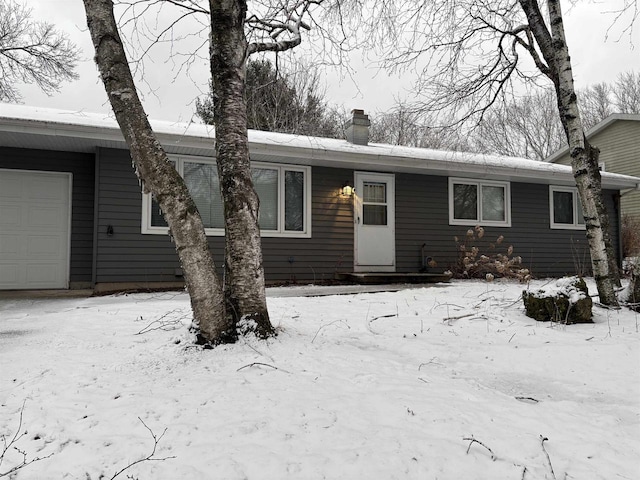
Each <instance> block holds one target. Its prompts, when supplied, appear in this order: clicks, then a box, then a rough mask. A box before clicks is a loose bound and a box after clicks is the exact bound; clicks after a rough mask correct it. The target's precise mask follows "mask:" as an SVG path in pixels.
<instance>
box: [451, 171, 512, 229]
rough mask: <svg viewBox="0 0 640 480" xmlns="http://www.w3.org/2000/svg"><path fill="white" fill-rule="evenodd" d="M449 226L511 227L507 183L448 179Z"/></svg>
mask: <svg viewBox="0 0 640 480" xmlns="http://www.w3.org/2000/svg"><path fill="white" fill-rule="evenodd" d="M449 224H450V225H493V226H498V227H510V226H511V194H510V190H509V183H508V182H489V181H477V180H469V179H466V178H449Z"/></svg>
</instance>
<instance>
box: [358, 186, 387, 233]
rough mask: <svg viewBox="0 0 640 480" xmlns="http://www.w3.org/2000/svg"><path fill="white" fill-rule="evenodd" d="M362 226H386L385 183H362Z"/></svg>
mask: <svg viewBox="0 0 640 480" xmlns="http://www.w3.org/2000/svg"><path fill="white" fill-rule="evenodd" d="M362 189H363V192H362V223H363V225H387V184H386V183H385V182H366V181H365V182H363V184H362Z"/></svg>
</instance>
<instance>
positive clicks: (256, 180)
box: [251, 168, 278, 230]
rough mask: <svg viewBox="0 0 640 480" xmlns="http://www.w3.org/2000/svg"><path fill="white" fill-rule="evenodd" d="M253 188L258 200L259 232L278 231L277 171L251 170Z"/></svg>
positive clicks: (265, 169)
mask: <svg viewBox="0 0 640 480" xmlns="http://www.w3.org/2000/svg"><path fill="white" fill-rule="evenodd" d="M251 177H252V179H253V188H255V189H256V193H257V194H258V198H259V199H260V210H259V212H258V213H259V215H258V224H259V225H260V229H261V230H277V229H278V170H272V169H268V168H252V169H251Z"/></svg>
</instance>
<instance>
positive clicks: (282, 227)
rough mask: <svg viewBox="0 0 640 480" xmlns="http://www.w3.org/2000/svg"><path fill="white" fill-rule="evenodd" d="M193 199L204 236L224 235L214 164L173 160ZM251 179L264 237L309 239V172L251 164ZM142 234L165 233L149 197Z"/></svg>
mask: <svg viewBox="0 0 640 480" xmlns="http://www.w3.org/2000/svg"><path fill="white" fill-rule="evenodd" d="M172 161H173V162H174V165H175V167H176V170H178V173H180V175H181V176H182V177H183V178H184V180H185V183H186V184H187V187H188V188H189V192H190V193H191V196H192V197H193V200H194V202H195V203H196V206H197V207H198V211H199V212H200V216H201V217H202V221H203V223H204V226H205V232H206V234H207V235H224V212H223V207H222V200H221V197H220V182H219V179H218V170H217V167H216V164H215V162H214V161H212V160H209V159H196V158H192V157H185V158H173V159H172ZM251 176H252V180H253V185H254V188H255V189H256V192H257V194H258V198H260V212H259V216H258V223H259V225H260V231H261V235H262V236H264V237H281V236H287V237H310V236H311V200H310V196H311V169H310V168H309V167H297V166H289V165H275V164H266V163H252V167H251ZM142 233H150V234H166V233H167V223H166V222H165V220H164V218H163V216H162V212H161V211H160V208H159V207H158V204H157V203H156V202H155V201H154V200H153V199H152V198H151V195H150V194H144V195H143V199H142Z"/></svg>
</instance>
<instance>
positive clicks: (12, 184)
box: [0, 169, 71, 290]
mask: <svg viewBox="0 0 640 480" xmlns="http://www.w3.org/2000/svg"><path fill="white" fill-rule="evenodd" d="M70 221H71V174H70V173H59V172H35V171H19V170H1V169H0V289H3V290H9V289H11V290H13V289H42V288H68V287H69V250H70V247H69V245H70V243H69V242H70Z"/></svg>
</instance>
